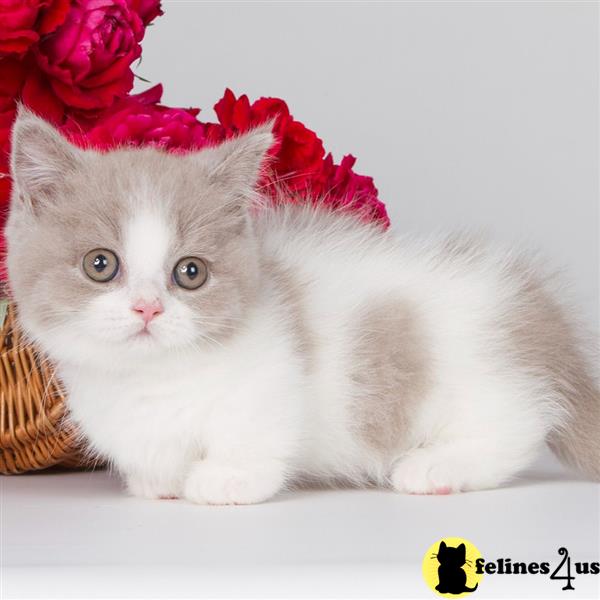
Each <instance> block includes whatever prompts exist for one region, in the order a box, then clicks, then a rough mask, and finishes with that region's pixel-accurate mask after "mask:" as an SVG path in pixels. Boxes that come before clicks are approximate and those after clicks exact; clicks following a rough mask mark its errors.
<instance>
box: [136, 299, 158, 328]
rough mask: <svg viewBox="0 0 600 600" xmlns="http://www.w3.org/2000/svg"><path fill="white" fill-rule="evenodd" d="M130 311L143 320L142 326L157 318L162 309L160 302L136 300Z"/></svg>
mask: <svg viewBox="0 0 600 600" xmlns="http://www.w3.org/2000/svg"><path fill="white" fill-rule="evenodd" d="M131 310H132V311H134V312H136V313H138V314H139V315H140V316H141V317H142V319H144V325H148V323H150V321H152V319H154V317H158V315H160V313H162V312H163V310H164V309H163V305H162V304H161V302H160V300H152V301H151V302H148V301H146V300H138V301H137V302H136V303H135V304H134V305H133V306H132V307H131Z"/></svg>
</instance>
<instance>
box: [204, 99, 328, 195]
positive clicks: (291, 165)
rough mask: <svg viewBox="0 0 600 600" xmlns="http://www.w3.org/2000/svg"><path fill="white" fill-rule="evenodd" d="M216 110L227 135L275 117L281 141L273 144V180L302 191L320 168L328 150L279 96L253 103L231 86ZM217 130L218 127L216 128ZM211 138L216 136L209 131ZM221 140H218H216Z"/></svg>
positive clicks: (274, 127) (277, 133) (240, 131)
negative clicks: (237, 96)
mask: <svg viewBox="0 0 600 600" xmlns="http://www.w3.org/2000/svg"><path fill="white" fill-rule="evenodd" d="M215 112H216V113H217V117H218V119H219V123H220V124H221V126H222V127H223V129H224V137H230V136H232V135H237V134H238V133H242V132H244V131H247V130H248V129H251V128H252V127H256V126H257V125H259V124H261V123H264V122H265V121H268V120H274V124H273V133H275V135H276V137H277V141H278V143H277V144H276V145H274V146H273V148H272V149H271V151H270V154H271V155H272V156H273V162H272V168H273V171H274V174H273V176H272V179H273V180H274V181H277V180H279V181H281V182H284V183H285V186H286V188H287V189H288V190H291V191H294V190H301V189H304V188H305V187H306V184H307V182H308V181H309V180H310V178H311V177H313V176H314V175H315V174H316V173H317V172H318V171H319V169H320V166H321V162H322V160H323V155H324V154H325V150H324V148H323V142H322V141H321V140H320V139H319V138H318V137H317V135H316V133H315V132H314V131H311V130H310V129H308V128H307V127H305V126H304V125H303V124H302V123H300V121H296V120H295V119H294V118H293V117H292V115H290V111H289V109H288V106H287V104H286V103H285V102H284V101H283V100H281V99H279V98H260V99H259V100H257V101H256V102H254V103H253V104H250V102H249V100H248V97H247V96H246V95H243V96H240V97H239V98H238V99H236V97H235V95H234V94H233V92H232V91H231V90H229V89H227V90H226V91H225V95H224V96H223V98H222V99H221V100H219V102H217V104H215ZM217 132H218V130H217ZM208 136H209V137H210V138H211V139H214V138H216V137H217V135H215V133H214V132H213V131H209V133H208ZM215 141H219V140H215Z"/></svg>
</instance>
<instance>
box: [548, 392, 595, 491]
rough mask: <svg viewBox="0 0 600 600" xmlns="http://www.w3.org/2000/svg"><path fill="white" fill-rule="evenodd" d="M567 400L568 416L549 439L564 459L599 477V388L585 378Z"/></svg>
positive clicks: (557, 453)
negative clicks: (584, 381) (584, 382)
mask: <svg viewBox="0 0 600 600" xmlns="http://www.w3.org/2000/svg"><path fill="white" fill-rule="evenodd" d="M580 384H581V382H580ZM573 392H575V393H573ZM565 403H566V406H564V408H565V409H566V414H567V418H566V419H565V421H564V423H563V424H562V426H561V427H559V428H557V429H556V430H555V431H554V432H553V433H552V434H551V435H550V438H549V440H548V443H549V445H550V447H551V448H552V450H553V451H554V452H555V453H556V455H557V456H558V457H559V458H560V459H561V460H562V461H563V462H565V463H567V464H569V465H572V466H574V467H577V468H578V469H580V470H581V471H583V472H584V473H585V474H587V475H589V476H591V477H592V478H593V479H594V480H596V481H600V391H598V390H597V389H596V387H595V386H594V385H593V383H591V382H589V383H588V382H586V384H585V385H583V386H581V385H580V386H579V388H578V389H575V390H571V394H569V395H568V397H566V398H565Z"/></svg>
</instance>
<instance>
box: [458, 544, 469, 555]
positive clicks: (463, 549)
mask: <svg viewBox="0 0 600 600" xmlns="http://www.w3.org/2000/svg"><path fill="white" fill-rule="evenodd" d="M457 550H458V551H459V552H460V553H461V554H463V555H464V556H466V554H467V547H466V546H465V545H464V544H460V545H459V546H458V548H457Z"/></svg>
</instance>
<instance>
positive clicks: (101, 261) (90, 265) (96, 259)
mask: <svg viewBox="0 0 600 600" xmlns="http://www.w3.org/2000/svg"><path fill="white" fill-rule="evenodd" d="M83 271H84V273H85V274H86V275H87V276H88V277H89V278H90V279H92V280H94V281H98V282H99V283H106V282H107V281H110V280H111V279H114V278H115V276H116V274H117V273H118V272H119V259H118V258H117V255H116V254H115V253H114V252H113V251H112V250H107V249H106V248H96V250H91V251H90V252H88V253H87V254H86V255H85V256H84V257H83Z"/></svg>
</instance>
